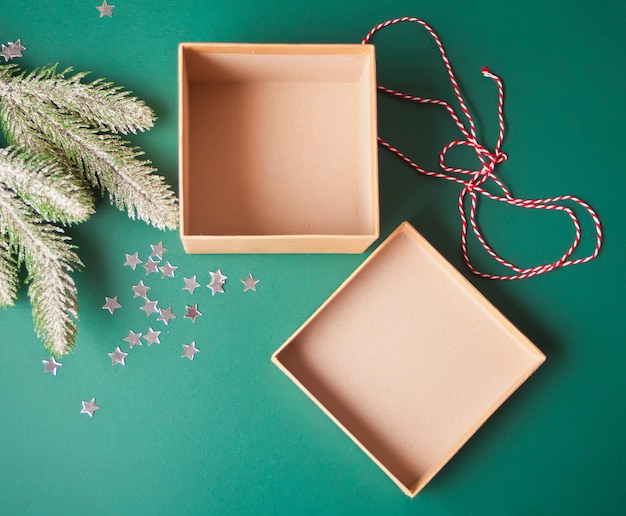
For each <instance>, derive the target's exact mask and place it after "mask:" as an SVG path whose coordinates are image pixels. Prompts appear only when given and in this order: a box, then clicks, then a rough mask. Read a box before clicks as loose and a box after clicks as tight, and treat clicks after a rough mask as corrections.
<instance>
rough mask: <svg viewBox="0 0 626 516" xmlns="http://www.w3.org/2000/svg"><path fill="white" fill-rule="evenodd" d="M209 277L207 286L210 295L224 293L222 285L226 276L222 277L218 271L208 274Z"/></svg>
mask: <svg viewBox="0 0 626 516" xmlns="http://www.w3.org/2000/svg"><path fill="white" fill-rule="evenodd" d="M209 274H210V275H211V283H209V284H208V285H207V287H209V288H210V289H211V294H212V295H215V294H217V293H218V292H221V293H222V294H223V293H224V283H226V280H227V279H228V276H224V275H223V274H222V271H221V270H220V269H217V271H215V272H209Z"/></svg>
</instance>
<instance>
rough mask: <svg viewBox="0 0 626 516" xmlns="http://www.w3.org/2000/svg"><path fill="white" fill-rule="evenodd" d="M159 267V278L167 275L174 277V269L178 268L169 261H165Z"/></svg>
mask: <svg viewBox="0 0 626 516" xmlns="http://www.w3.org/2000/svg"><path fill="white" fill-rule="evenodd" d="M159 269H160V270H161V272H162V273H163V275H162V276H161V278H168V277H169V278H173V277H174V271H175V270H176V269H178V267H175V266H174V265H172V264H171V263H170V262H167V263H166V264H165V265H164V266H163V267H159Z"/></svg>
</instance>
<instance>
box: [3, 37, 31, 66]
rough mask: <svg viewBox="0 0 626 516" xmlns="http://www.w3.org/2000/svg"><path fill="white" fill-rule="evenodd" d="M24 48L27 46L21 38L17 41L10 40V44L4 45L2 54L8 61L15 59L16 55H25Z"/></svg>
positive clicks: (5, 60)
mask: <svg viewBox="0 0 626 516" xmlns="http://www.w3.org/2000/svg"><path fill="white" fill-rule="evenodd" d="M22 50H26V47H25V46H24V45H22V42H21V40H19V39H18V40H17V41H16V42H15V43H13V42H12V41H9V44H8V46H4V45H2V50H1V51H0V55H2V57H4V62H5V63H6V62H7V61H10V60H11V59H15V58H16V57H23V56H22Z"/></svg>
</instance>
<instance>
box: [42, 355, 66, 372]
mask: <svg viewBox="0 0 626 516" xmlns="http://www.w3.org/2000/svg"><path fill="white" fill-rule="evenodd" d="M42 362H43V364H44V368H43V372H44V374H45V373H52V374H53V375H54V376H56V375H57V369H58V368H59V367H61V366H62V365H63V364H60V363H59V362H57V361H56V360H55V359H54V357H50V360H42Z"/></svg>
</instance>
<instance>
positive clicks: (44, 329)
mask: <svg viewBox="0 0 626 516" xmlns="http://www.w3.org/2000/svg"><path fill="white" fill-rule="evenodd" d="M0 219H1V220H2V226H3V230H4V231H6V232H7V233H8V234H10V235H11V240H12V241H13V242H15V243H16V245H17V248H18V253H17V254H18V257H19V259H18V262H17V266H16V267H15V269H14V270H15V271H17V267H19V263H21V262H23V263H25V265H26V269H27V271H28V274H29V276H28V280H27V281H28V282H29V283H30V287H29V289H28V295H29V297H30V299H31V304H32V307H33V319H34V321H35V330H36V332H37V335H38V336H39V337H40V338H41V339H42V340H43V343H44V345H45V346H46V348H48V350H49V351H50V352H51V353H53V354H54V355H56V356H61V355H64V354H66V353H67V352H68V351H69V350H70V349H72V348H73V347H74V344H75V342H76V332H77V326H76V321H77V320H78V293H77V291H76V286H75V284H74V280H73V279H72V277H71V275H70V273H71V272H72V271H73V270H74V269H75V268H76V267H78V266H80V265H82V264H81V262H80V259H79V258H78V256H77V255H76V253H74V251H73V250H72V246H71V245H70V243H69V238H68V237H67V236H65V235H64V234H63V231H62V229H60V228H58V227H56V226H53V225H52V224H47V223H46V222H45V221H44V220H43V219H42V218H41V217H39V216H38V215H37V214H36V213H35V212H34V211H33V210H31V209H30V208H29V207H28V206H27V205H26V204H24V202H22V201H21V200H20V199H19V198H18V197H17V196H16V195H15V194H13V193H12V192H11V191H9V190H6V189H4V188H0Z"/></svg>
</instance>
